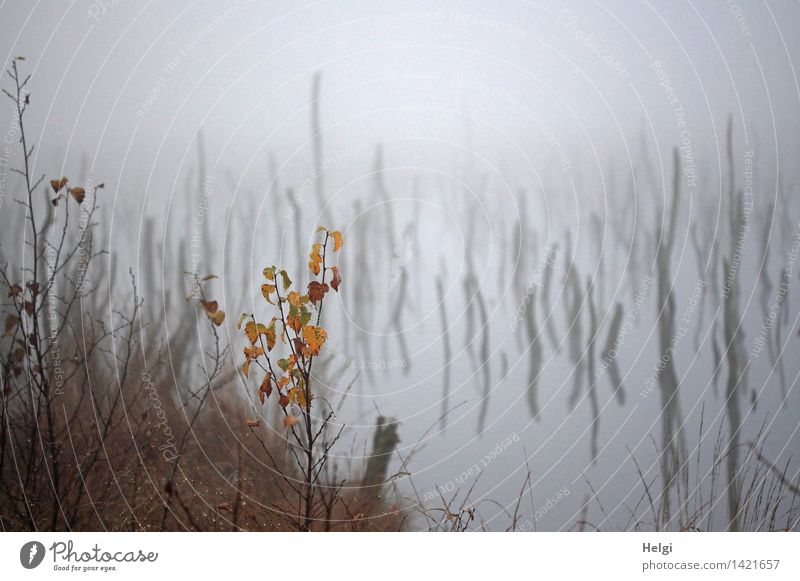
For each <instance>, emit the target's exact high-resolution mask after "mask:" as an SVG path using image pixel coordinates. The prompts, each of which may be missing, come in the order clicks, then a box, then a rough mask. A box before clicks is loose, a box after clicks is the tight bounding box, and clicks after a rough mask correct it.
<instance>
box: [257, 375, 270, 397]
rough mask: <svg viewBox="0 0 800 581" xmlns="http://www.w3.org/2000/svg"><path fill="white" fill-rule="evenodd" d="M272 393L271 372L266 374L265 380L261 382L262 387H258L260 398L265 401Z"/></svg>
mask: <svg viewBox="0 0 800 581" xmlns="http://www.w3.org/2000/svg"><path fill="white" fill-rule="evenodd" d="M270 395H272V377H270V375H269V373H267V374H266V375H265V376H264V381H262V382H261V387H259V388H258V399H260V400H261V403H264V399H266V398H268V397H269V396H270Z"/></svg>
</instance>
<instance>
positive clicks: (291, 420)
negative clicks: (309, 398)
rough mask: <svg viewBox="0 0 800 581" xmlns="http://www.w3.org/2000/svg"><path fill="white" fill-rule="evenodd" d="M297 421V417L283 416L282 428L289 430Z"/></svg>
mask: <svg viewBox="0 0 800 581" xmlns="http://www.w3.org/2000/svg"><path fill="white" fill-rule="evenodd" d="M299 421H300V418H298V417H297V416H284V418H283V427H284V428H287V429H288V428H291V427H292V426H293V425H295V424H296V423H297V422H299Z"/></svg>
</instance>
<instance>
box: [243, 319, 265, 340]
mask: <svg viewBox="0 0 800 581" xmlns="http://www.w3.org/2000/svg"><path fill="white" fill-rule="evenodd" d="M268 331H269V329H268V328H267V326H266V325H263V324H261V323H255V322H253V321H249V322H248V323H247V324H246V325H245V326H244V334H245V335H247V338H248V339H249V340H250V344H251V345H255V344H256V342H258V337H259V336H260V335H264V336H266V335H267V333H268Z"/></svg>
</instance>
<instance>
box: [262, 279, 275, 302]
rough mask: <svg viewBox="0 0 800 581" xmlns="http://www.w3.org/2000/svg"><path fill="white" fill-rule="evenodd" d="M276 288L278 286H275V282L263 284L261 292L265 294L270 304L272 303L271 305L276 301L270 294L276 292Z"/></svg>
mask: <svg viewBox="0 0 800 581" xmlns="http://www.w3.org/2000/svg"><path fill="white" fill-rule="evenodd" d="M275 290H276V288H275V285H274V284H262V285H261V294H262V295H264V298H265V299H267V302H268V303H269V304H271V305H274V304H275V303H273V302H272V299H271V298H270V295H271V294H272V293H274V292H275Z"/></svg>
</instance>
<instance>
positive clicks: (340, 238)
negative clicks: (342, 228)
mask: <svg viewBox="0 0 800 581" xmlns="http://www.w3.org/2000/svg"><path fill="white" fill-rule="evenodd" d="M331 236H333V251H334V252H339V249H340V248H341V247H342V243H343V242H344V235H343V234H342V233H341V232H339V231H338V230H334V231H333V232H331Z"/></svg>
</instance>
